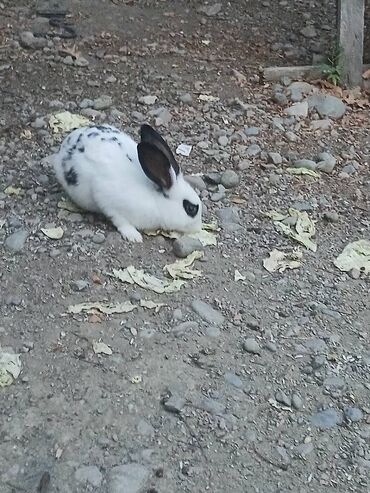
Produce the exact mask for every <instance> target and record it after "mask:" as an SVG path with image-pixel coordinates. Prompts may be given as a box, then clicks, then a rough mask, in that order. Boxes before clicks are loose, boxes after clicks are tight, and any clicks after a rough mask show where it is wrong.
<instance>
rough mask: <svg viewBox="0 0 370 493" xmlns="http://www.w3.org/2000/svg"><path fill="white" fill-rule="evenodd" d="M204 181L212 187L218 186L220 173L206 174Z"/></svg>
mask: <svg viewBox="0 0 370 493" xmlns="http://www.w3.org/2000/svg"><path fill="white" fill-rule="evenodd" d="M204 179H205V180H206V182H207V183H211V184H212V185H220V183H221V173H218V172H217V171H214V172H211V173H206V174H205V175H204Z"/></svg>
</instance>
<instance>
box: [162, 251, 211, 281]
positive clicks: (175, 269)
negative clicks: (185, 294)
mask: <svg viewBox="0 0 370 493" xmlns="http://www.w3.org/2000/svg"><path fill="white" fill-rule="evenodd" d="M203 255H204V254H203V252H199V251H197V250H196V251H194V252H193V253H191V254H190V255H188V256H187V257H186V258H184V259H181V260H176V261H175V262H174V263H173V264H169V265H165V266H164V268H163V270H164V271H165V272H168V274H169V275H170V276H171V277H172V279H194V277H199V276H201V275H202V273H201V271H199V270H194V269H190V268H189V267H190V266H191V265H192V264H193V263H194V261H195V260H198V259H200V258H202V257H203Z"/></svg>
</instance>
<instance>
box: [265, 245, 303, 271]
mask: <svg viewBox="0 0 370 493" xmlns="http://www.w3.org/2000/svg"><path fill="white" fill-rule="evenodd" d="M269 255H270V256H269V257H268V258H265V259H264V260H263V266H264V268H265V269H266V270H268V271H269V272H276V271H278V272H284V271H285V269H297V268H298V267H300V266H301V265H302V262H301V260H302V257H303V254H302V252H300V251H299V250H298V251H293V252H289V253H285V252H280V251H279V250H276V249H274V250H272V252H270V253H269Z"/></svg>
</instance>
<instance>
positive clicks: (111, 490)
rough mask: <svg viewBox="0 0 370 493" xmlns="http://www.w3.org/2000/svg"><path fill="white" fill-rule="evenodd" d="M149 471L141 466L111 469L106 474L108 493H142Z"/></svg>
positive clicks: (129, 465) (133, 464)
mask: <svg viewBox="0 0 370 493" xmlns="http://www.w3.org/2000/svg"><path fill="white" fill-rule="evenodd" d="M149 476H150V471H149V470H148V469H147V468H146V467H144V466H143V465H141V464H137V463H131V464H125V465H123V466H116V467H113V468H112V469H111V470H110V471H109V474H108V493H142V490H143V488H144V487H145V486H146V484H147V482H148V479H149Z"/></svg>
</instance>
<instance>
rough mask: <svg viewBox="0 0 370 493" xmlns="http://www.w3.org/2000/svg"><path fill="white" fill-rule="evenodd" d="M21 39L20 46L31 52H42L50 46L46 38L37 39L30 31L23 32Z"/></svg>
mask: <svg viewBox="0 0 370 493" xmlns="http://www.w3.org/2000/svg"><path fill="white" fill-rule="evenodd" d="M19 38H20V39H19V43H20V45H21V46H22V47H23V48H27V49H30V50H42V49H43V48H45V47H46V45H47V44H48V42H47V40H46V39H45V38H37V37H35V36H34V35H33V33H31V32H30V31H24V32H22V33H21V34H20V37H19Z"/></svg>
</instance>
